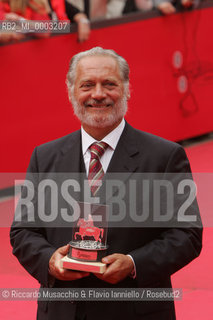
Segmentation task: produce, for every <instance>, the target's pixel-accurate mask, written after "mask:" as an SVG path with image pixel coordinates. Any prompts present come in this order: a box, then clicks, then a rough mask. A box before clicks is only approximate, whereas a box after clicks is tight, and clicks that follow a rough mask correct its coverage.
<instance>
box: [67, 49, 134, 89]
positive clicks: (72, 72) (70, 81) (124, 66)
mask: <svg viewBox="0 0 213 320" xmlns="http://www.w3.org/2000/svg"><path fill="white" fill-rule="evenodd" d="M91 56H110V57H113V58H114V59H115V60H116V61H117V63H118V66H119V70H120V75H121V78H122V80H123V82H124V85H125V87H128V85H129V65H128V63H127V62H126V60H125V59H124V58H123V57H121V56H120V55H119V54H117V53H116V52H115V51H114V50H111V49H103V48H101V47H94V48H92V49H90V50H87V51H82V52H79V53H77V54H76V55H74V56H73V57H72V59H71V61H70V66H69V70H68V73H67V81H66V83H67V87H68V91H69V92H70V89H73V85H74V82H75V77H76V67H77V64H78V62H79V61H80V60H81V59H82V58H84V57H91Z"/></svg>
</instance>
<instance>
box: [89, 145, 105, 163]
mask: <svg viewBox="0 0 213 320" xmlns="http://www.w3.org/2000/svg"><path fill="white" fill-rule="evenodd" d="M107 148H108V144H107V143H106V142H103V141H100V142H95V143H93V144H92V145H91V146H90V152H91V159H100V158H101V156H102V155H103V154H104V152H105V150H106V149H107Z"/></svg>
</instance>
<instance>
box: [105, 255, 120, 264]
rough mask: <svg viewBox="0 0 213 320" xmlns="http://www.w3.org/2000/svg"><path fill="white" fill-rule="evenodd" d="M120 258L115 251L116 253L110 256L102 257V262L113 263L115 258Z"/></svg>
mask: <svg viewBox="0 0 213 320" xmlns="http://www.w3.org/2000/svg"><path fill="white" fill-rule="evenodd" d="M117 259H118V254H117V253H114V254H111V255H109V256H106V257H104V258H103V259H102V262H103V263H106V264H111V263H113V262H114V261H115V260H117Z"/></svg>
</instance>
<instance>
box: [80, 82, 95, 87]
mask: <svg viewBox="0 0 213 320" xmlns="http://www.w3.org/2000/svg"><path fill="white" fill-rule="evenodd" d="M92 86H93V84H92V83H83V84H82V85H81V88H91V87H92Z"/></svg>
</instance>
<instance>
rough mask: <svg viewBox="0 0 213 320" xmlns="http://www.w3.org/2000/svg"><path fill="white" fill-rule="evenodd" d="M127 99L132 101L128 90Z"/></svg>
mask: <svg viewBox="0 0 213 320" xmlns="http://www.w3.org/2000/svg"><path fill="white" fill-rule="evenodd" d="M126 97H127V100H129V99H130V97H131V95H130V90H129V89H128V91H127V95H126Z"/></svg>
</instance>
